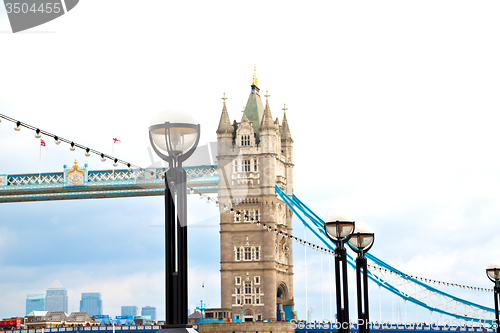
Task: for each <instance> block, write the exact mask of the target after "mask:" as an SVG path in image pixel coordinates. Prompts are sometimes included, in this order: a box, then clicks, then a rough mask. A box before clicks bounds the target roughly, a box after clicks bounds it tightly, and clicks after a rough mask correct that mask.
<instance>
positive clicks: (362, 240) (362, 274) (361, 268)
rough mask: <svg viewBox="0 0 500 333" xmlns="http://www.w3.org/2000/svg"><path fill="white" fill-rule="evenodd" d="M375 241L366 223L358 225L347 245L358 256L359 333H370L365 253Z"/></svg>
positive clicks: (358, 223)
mask: <svg viewBox="0 0 500 333" xmlns="http://www.w3.org/2000/svg"><path fill="white" fill-rule="evenodd" d="M374 241H375V234H374V233H373V230H372V228H370V226H369V225H367V224H366V223H362V222H361V223H360V222H357V223H356V227H355V228H354V232H353V234H352V236H351V239H349V242H348V243H347V244H348V245H349V247H350V248H351V249H352V250H353V251H354V252H356V253H357V254H358V256H357V257H356V285H357V295H358V332H359V333H369V332H370V325H369V321H370V305H369V303H368V267H367V263H366V257H365V253H366V252H368V251H369V250H370V249H371V248H372V246H373V243H374Z"/></svg>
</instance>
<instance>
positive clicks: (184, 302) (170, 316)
mask: <svg viewBox="0 0 500 333" xmlns="http://www.w3.org/2000/svg"><path fill="white" fill-rule="evenodd" d="M172 118H173V119H174V121H176V122H170V121H169V119H172ZM183 118H186V113H182V114H180V115H179V112H176V113H174V112H171V111H170V112H168V111H167V112H165V113H163V114H159V115H157V116H155V118H153V124H152V125H151V126H150V127H149V139H150V142H151V146H152V147H153V149H154V151H155V152H156V154H158V156H160V157H161V158H162V159H163V160H164V161H167V162H168V164H169V168H168V170H167V171H166V172H165V312H166V313H165V325H163V326H162V330H168V331H170V332H175V333H177V332H179V333H180V332H181V331H182V332H185V331H186V330H187V331H190V332H191V331H192V330H193V329H192V328H191V327H192V326H191V325H188V276H187V274H188V253H187V191H186V189H187V184H186V181H187V177H186V172H185V171H184V169H183V168H182V162H183V161H185V160H186V159H187V158H189V156H191V155H192V154H193V152H194V150H195V149H196V146H197V145H198V142H199V139H200V125H199V124H192V123H190V122H187V121H185V119H183ZM164 152H166V153H167V154H164ZM193 331H194V330H193Z"/></svg>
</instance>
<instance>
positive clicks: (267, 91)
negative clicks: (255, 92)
mask: <svg viewBox="0 0 500 333" xmlns="http://www.w3.org/2000/svg"><path fill="white" fill-rule="evenodd" d="M264 97H265V98H266V104H268V103H269V97H271V95H269V90H267V89H266V94H265V95H264Z"/></svg>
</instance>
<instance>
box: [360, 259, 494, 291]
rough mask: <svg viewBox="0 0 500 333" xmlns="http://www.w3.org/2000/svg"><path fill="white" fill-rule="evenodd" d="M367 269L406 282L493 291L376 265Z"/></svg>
mask: <svg viewBox="0 0 500 333" xmlns="http://www.w3.org/2000/svg"><path fill="white" fill-rule="evenodd" d="M368 267H369V268H372V269H374V270H378V271H379V272H385V273H389V274H393V275H396V276H399V277H403V278H405V279H407V280H418V281H421V282H425V283H430V284H437V285H443V286H446V287H458V288H461V289H469V290H475V291H485V292H493V289H489V288H481V287H473V286H466V285H463V284H459V283H451V282H443V281H439V280H433V279H428V278H423V277H419V276H416V275H408V274H404V273H399V272H394V271H391V270H390V269H387V268H384V267H380V266H378V265H368Z"/></svg>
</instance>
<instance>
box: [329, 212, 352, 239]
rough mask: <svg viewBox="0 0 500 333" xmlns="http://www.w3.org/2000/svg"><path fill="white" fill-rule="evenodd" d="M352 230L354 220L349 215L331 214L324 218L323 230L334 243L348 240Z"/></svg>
mask: <svg viewBox="0 0 500 333" xmlns="http://www.w3.org/2000/svg"><path fill="white" fill-rule="evenodd" d="M353 231H354V221H353V219H352V218H351V217H350V216H347V215H340V214H332V215H330V216H328V218H327V219H326V220H325V232H326V235H327V236H328V238H330V240H331V241H332V242H334V243H335V244H337V245H339V244H343V243H345V242H347V241H348V240H349V238H351V236H352V232H353Z"/></svg>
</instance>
